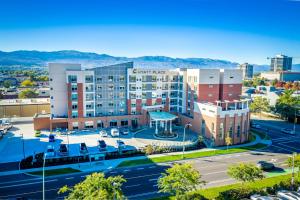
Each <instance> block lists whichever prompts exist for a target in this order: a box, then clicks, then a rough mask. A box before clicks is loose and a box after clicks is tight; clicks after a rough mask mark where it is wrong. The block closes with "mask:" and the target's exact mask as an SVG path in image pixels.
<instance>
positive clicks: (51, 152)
mask: <svg viewBox="0 0 300 200" xmlns="http://www.w3.org/2000/svg"><path fill="white" fill-rule="evenodd" d="M45 155H46V157H47V158H48V157H54V156H55V151H54V147H53V146H52V145H48V146H47V151H46V153H45Z"/></svg>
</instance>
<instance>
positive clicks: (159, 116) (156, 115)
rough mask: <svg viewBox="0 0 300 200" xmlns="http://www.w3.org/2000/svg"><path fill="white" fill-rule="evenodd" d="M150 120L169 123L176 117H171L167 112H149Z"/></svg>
mask: <svg viewBox="0 0 300 200" xmlns="http://www.w3.org/2000/svg"><path fill="white" fill-rule="evenodd" d="M149 115H150V119H151V120H155V121H156V120H159V121H171V120H174V119H176V118H177V116H176V115H173V114H171V113H168V112H149Z"/></svg>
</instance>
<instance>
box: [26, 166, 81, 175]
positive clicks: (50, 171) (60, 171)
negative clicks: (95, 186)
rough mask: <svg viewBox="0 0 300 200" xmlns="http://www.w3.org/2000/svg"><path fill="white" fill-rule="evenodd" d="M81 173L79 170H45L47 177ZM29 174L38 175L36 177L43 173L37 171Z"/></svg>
mask: <svg viewBox="0 0 300 200" xmlns="http://www.w3.org/2000/svg"><path fill="white" fill-rule="evenodd" d="M77 172H81V171H80V170H78V169H73V168H69V167H68V168H61V169H49V170H45V176H55V175H62V174H71V173H77ZM27 174H31V175H36V176H42V175H43V171H42V170H41V171H35V172H28V173H27Z"/></svg>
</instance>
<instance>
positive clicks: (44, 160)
mask: <svg viewBox="0 0 300 200" xmlns="http://www.w3.org/2000/svg"><path fill="white" fill-rule="evenodd" d="M43 157H44V159H43V200H45V163H46V153H44V156H43Z"/></svg>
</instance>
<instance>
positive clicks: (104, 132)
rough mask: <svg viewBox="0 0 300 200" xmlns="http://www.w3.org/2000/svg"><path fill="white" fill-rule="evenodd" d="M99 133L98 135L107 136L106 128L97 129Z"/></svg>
mask: <svg viewBox="0 0 300 200" xmlns="http://www.w3.org/2000/svg"><path fill="white" fill-rule="evenodd" d="M99 135H100V136H101V137H107V136H108V134H107V132H106V130H101V131H99Z"/></svg>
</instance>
